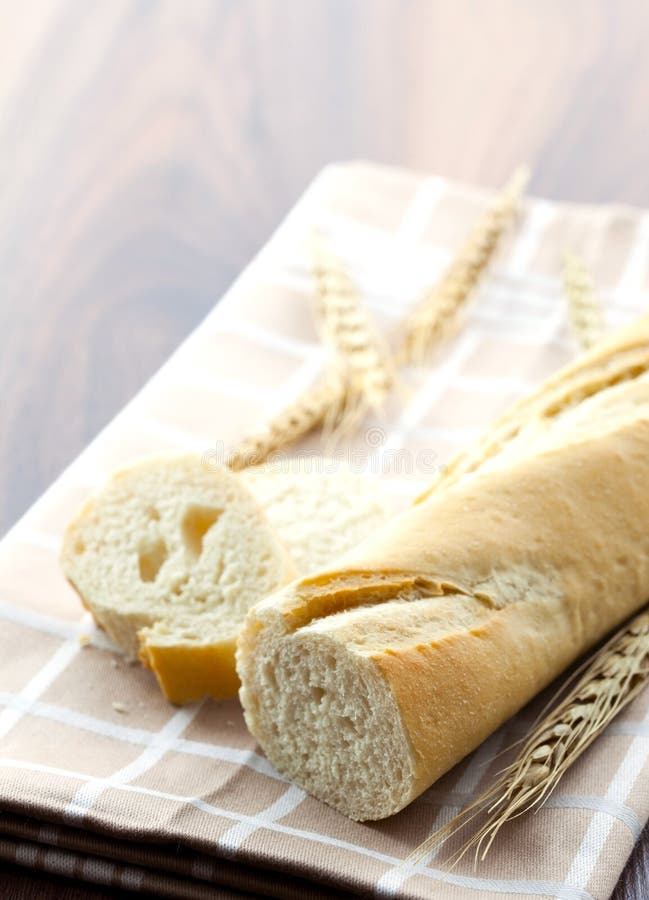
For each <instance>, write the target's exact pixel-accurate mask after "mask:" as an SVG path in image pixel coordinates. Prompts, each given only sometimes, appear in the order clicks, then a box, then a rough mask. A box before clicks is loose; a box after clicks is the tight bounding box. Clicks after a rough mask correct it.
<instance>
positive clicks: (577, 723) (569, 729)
mask: <svg viewBox="0 0 649 900" xmlns="http://www.w3.org/2000/svg"><path fill="white" fill-rule="evenodd" d="M573 677H575V676H573ZM576 677H577V678H578V680H577V681H576V683H575V684H574V687H572V689H571V690H570V692H569V693H568V694H567V695H566V696H565V697H564V699H563V700H562V701H561V702H560V703H559V704H558V706H556V708H555V709H553V710H552V712H550V713H549V714H548V715H546V716H544V717H543V718H542V719H541V720H540V721H539V722H538V723H537V724H536V726H535V727H534V729H533V730H532V732H531V734H530V735H529V736H528V737H527V739H526V740H525V743H524V744H523V747H522V749H521V750H520V752H519V753H518V755H517V757H516V759H515V760H514V762H512V763H511V765H509V766H507V768H506V769H504V771H503V772H502V774H501V775H500V777H499V778H498V779H497V780H496V781H495V782H494V784H492V785H491V787H490V788H488V790H487V791H485V793H484V794H482V795H481V796H480V797H478V799H477V800H475V801H474V802H473V803H472V804H471V805H470V806H468V807H467V808H466V809H464V810H463V811H462V812H461V813H460V814H459V815H457V816H456V817H455V818H454V819H452V820H451V821H450V822H448V823H447V824H446V825H444V826H443V827H442V828H440V829H439V830H438V831H436V832H435V833H434V834H432V835H431V836H430V837H429V838H427V839H426V840H425V841H424V842H423V843H422V844H420V845H419V847H417V848H416V850H414V851H413V853H412V854H411V855H410V857H409V858H408V862H409V863H411V864H412V863H414V862H419V861H421V860H422V859H423V858H424V857H425V856H426V855H427V854H429V853H430V852H431V851H433V850H435V849H436V848H437V847H438V846H439V845H440V844H441V843H442V842H443V841H444V840H446V839H447V838H448V837H450V836H451V835H452V834H455V833H457V832H458V831H460V830H461V829H463V828H464V827H465V826H466V825H467V824H468V823H469V822H470V821H472V820H473V819H474V818H475V817H476V816H480V815H483V814H486V821H485V822H484V823H483V824H482V825H481V827H480V828H479V829H478V830H477V831H476V833H475V834H473V835H472V836H471V837H470V838H469V839H468V840H467V841H465V842H464V843H463V845H462V847H461V848H460V850H459V851H457V853H456V854H455V855H454V861H455V862H458V861H459V860H460V859H461V858H462V857H463V856H464V855H465V854H466V853H467V852H468V851H470V850H472V849H473V850H474V851H475V857H476V861H477V860H478V859H481V860H484V858H485V856H486V855H487V853H488V852H489V849H490V848H491V846H492V844H493V842H494V840H495V838H496V836H497V834H498V832H499V831H500V829H501V828H502V827H503V825H505V824H506V823H507V822H509V821H511V820H512V819H514V818H516V817H517V816H520V815H523V814H524V813H526V812H528V811H529V810H531V809H533V808H534V807H538V806H539V805H540V804H542V803H543V802H544V801H545V800H546V799H547V798H548V796H549V795H550V794H551V793H552V791H553V790H554V789H555V787H556V786H557V784H558V782H559V781H560V779H561V778H562V777H563V775H564V774H565V772H567V770H568V769H569V768H570V766H571V765H572V764H573V763H574V762H575V761H576V760H577V759H578V758H579V757H580V756H581V754H582V753H583V752H584V750H586V748H587V747H589V746H590V745H591V744H592V743H593V741H594V740H595V739H596V738H597V737H598V736H599V735H600V734H601V733H602V731H604V729H605V728H606V726H607V725H608V724H609V723H610V722H611V720H612V719H614V718H615V716H616V715H617V714H618V713H619V712H620V711H621V710H622V709H624V707H625V706H628V704H629V703H630V702H631V701H632V700H633V699H634V698H635V697H637V695H638V694H639V693H640V692H641V691H642V689H643V688H644V687H645V685H646V683H647V680H648V678H649V610H647V609H644V610H643V611H642V612H640V613H639V614H638V615H636V616H635V617H634V618H633V619H631V620H630V622H629V623H628V624H627V625H625V626H624V627H623V628H621V629H620V630H619V631H618V632H617V633H616V634H615V635H614V636H613V637H612V638H610V640H609V641H607V643H606V644H604V645H603V647H601V648H600V650H598V651H597V652H596V653H594V654H593V656H592V657H591V658H590V660H589V661H587V662H586V663H585V665H584V666H582V667H581V669H580V670H579V671H578V672H577V673H576ZM564 689H565V686H564Z"/></svg>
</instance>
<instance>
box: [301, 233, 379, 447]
mask: <svg viewBox="0 0 649 900" xmlns="http://www.w3.org/2000/svg"><path fill="white" fill-rule="evenodd" d="M311 254H312V260H313V275H314V278H315V284H316V291H315V295H314V310H315V315H316V320H317V322H318V325H319V327H320V330H321V333H322V336H323V338H324V341H325V343H326V344H328V345H329V347H330V348H331V349H332V351H333V353H334V358H335V360H336V363H337V364H339V365H341V366H343V367H344V370H345V376H346V377H345V380H346V384H347V401H348V402H347V403H346V409H345V411H344V413H343V417H342V419H341V421H339V422H338V426H337V427H338V428H339V429H340V430H346V428H347V425H350V426H351V425H354V424H355V423H356V421H357V420H358V418H360V417H361V416H362V415H363V414H364V413H365V412H367V411H370V410H372V411H374V412H378V411H379V410H380V409H381V408H382V407H383V404H384V403H385V400H386V397H387V395H388V394H389V392H390V390H391V389H392V387H393V385H394V382H395V369H394V365H393V362H392V358H391V353H390V349H389V346H388V344H387V342H386V341H385V340H384V339H383V337H382V335H381V334H380V332H379V331H378V329H377V328H376V327H375V325H374V322H373V320H372V317H371V316H370V314H369V312H368V310H367V309H366V307H365V305H364V304H363V300H362V297H361V295H360V293H359V291H358V289H357V287H356V285H355V284H354V282H353V281H352V279H351V277H350V276H349V274H348V272H347V271H346V269H345V267H344V266H343V264H342V262H341V260H340V259H339V258H338V257H337V256H336V255H335V253H333V252H332V250H331V247H330V246H329V244H328V242H327V241H326V240H325V238H324V236H323V235H322V233H321V232H319V231H314V232H313V233H312V236H311ZM348 419H349V420H350V421H349V422H348V421H347V420H348Z"/></svg>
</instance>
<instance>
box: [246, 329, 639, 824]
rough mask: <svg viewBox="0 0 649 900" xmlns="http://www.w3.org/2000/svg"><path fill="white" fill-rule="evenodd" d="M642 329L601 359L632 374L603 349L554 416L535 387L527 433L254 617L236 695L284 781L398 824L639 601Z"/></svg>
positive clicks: (349, 810)
mask: <svg viewBox="0 0 649 900" xmlns="http://www.w3.org/2000/svg"><path fill="white" fill-rule="evenodd" d="M636 332H637V334H636V337H638V338H640V339H639V340H636V339H635V338H632V332H631V330H630V329H626V330H625V331H623V332H622V333H621V334H620V335H619V336H618V339H617V341H615V340H614V341H612V342H608V344H607V348H608V349H607V350H606V351H605V352H606V353H608V356H607V357H606V363H605V364H604V367H603V368H604V370H606V371H609V374H610V372H613V371H617V370H618V369H620V367H621V368H622V369H624V370H625V371H627V370H628V366H627V365H626V363H627V362H628V357H629V355H631V356H634V357H636V356H637V357H642V359H643V360H645V362H644V363H641V362H638V363H637V365H636V366H635V368H634V369H633V370H632V371H631V372H629V374H628V377H626V378H620V377H617V376H616V377H612V378H606V377H600V376H602V366H599V365H598V363H597V362H596V360H597V354H593V355H591V356H590V357H589V359H588V360H587V361H586V363H585V364H584V363H581V364H579V365H577V366H572V367H569V369H568V370H567V373H568V374H567V375H566V374H565V373H564V375H563V376H562V375H560V376H557V377H555V378H554V379H552V380H551V382H550V389H551V390H554V389H555V388H557V390H558V391H559V393H561V391H563V392H564V394H565V390H564V388H566V387H567V386H568V385H569V384H570V385H573V387H574V385H575V384H579V383H580V379H581V377H582V376H583V375H584V373H585V372H586V371H587V370H588V369H589V367H590V368H591V370H592V371H593V372H595V373H596V377H595V381H596V382H597V384H598V386H597V388H596V389H593V390H579V391H576V392H575V391H573V397H574V398H576V399H574V401H573V402H572V403H567V404H563V405H558V406H556V408H554V409H551V408H550V407H548V406H547V404H546V403H545V400H544V399H543V398H544V397H545V396H547V394H544V392H543V391H540V392H538V393H537V395H536V401H534V402H532V404H531V406H530V409H531V410H532V411H534V410H535V409H536V408H537V407H536V405H535V404H536V403H538V404H540V406H541V407H543V408H544V409H545V413H546V414H545V415H539V416H538V418H537V419H536V421H535V423H534V424H532V425H531V426H530V430H529V431H527V432H526V434H525V436H524V437H523V431H524V429H523V421H524V419H523V417H522V416H521V417H520V419H517V418H516V417H513V418H512V420H510V424H511V423H512V422H513V423H514V425H515V426H516V427H515V428H513V433H514V434H515V435H518V437H516V439H515V440H514V437H512V435H511V434H510V435H509V437H508V439H507V440H506V441H502V442H500V443H499V444H497V452H496V450H494V451H493V452H490V453H486V454H485V453H482V455H481V454H479V453H478V454H477V456H476V457H475V458H474V460H473V463H472V465H471V466H470V467H469V468H468V473H465V475H467V474H468V475H469V476H470V477H463V478H461V479H458V480H456V481H454V482H453V483H451V484H449V485H447V486H445V488H444V490H438V491H433V492H432V493H431V494H430V496H428V497H427V498H425V499H423V500H422V501H421V502H420V503H418V504H417V505H415V506H413V507H412V508H411V509H410V510H408V511H407V512H405V513H403V514H402V515H401V516H399V517H397V518H395V519H393V520H392V521H391V522H390V523H389V524H387V525H386V526H384V527H383V528H382V529H381V530H380V531H379V532H377V533H376V534H375V535H374V536H372V537H371V538H369V539H368V540H366V541H365V542H363V543H362V544H361V545H359V546H358V547H357V548H355V549H354V550H353V551H351V552H350V553H349V554H347V556H346V557H344V558H343V559H342V560H340V562H339V564H338V565H337V566H335V567H330V568H326V569H323V570H322V571H320V572H319V573H318V574H316V575H314V576H311V577H308V578H304V579H301V580H298V581H297V582H295V583H294V584H292V585H290V586H288V587H286V588H284V589H283V590H281V591H280V592H279V593H277V594H275V595H274V596H272V597H269V598H267V599H266V600H264V601H262V602H261V603H260V604H258V605H257V606H256V607H255V608H254V609H253V610H251V611H250V612H249V613H248V615H247V617H246V621H245V624H244V628H243V630H242V632H241V634H240V638H239V644H238V650H237V665H238V670H239V675H240V678H241V682H242V687H241V691H240V697H241V702H242V704H243V707H244V714H245V718H246V722H247V724H248V727H249V729H250V730H251V732H252V733H253V734H254V735H255V736H256V738H257V739H258V740H259V742H260V744H261V746H262V747H263V749H264V750H265V752H266V753H267V755H268V757H269V758H270V760H271V762H272V763H273V764H274V765H275V766H276V767H277V768H278V769H279V770H280V772H282V773H284V774H285V775H287V776H288V777H289V778H291V779H293V780H294V781H296V782H297V783H298V784H299V785H301V786H302V787H303V788H305V789H306V790H307V791H309V792H310V793H312V794H314V795H315V796H316V797H318V798H320V799H321V800H324V801H325V802H327V803H329V804H330V805H332V806H333V807H335V808H336V809H338V810H340V811H341V812H343V813H345V814H346V815H348V816H350V817H351V818H353V819H357V820H360V821H362V820H367V819H381V818H384V817H386V816H389V815H391V814H393V813H395V812H397V811H398V810H400V809H402V808H403V807H404V806H406V805H407V804H408V803H410V802H411V801H412V800H413V799H414V798H415V797H417V796H418V795H419V794H420V793H421V792H422V791H423V790H425V789H426V788H427V787H429V786H430V785H431V784H432V783H433V782H435V781H436V780H437V779H438V778H439V777H440V776H441V775H443V774H444V773H445V772H446V771H448V770H449V769H450V768H451V767H452V766H454V765H455V764H456V763H457V762H459V761H460V760H461V759H462V758H463V757H464V756H466V755H467V754H468V753H470V752H471V751H472V750H473V749H475V747H477V746H478V745H479V744H480V743H481V742H482V741H483V740H484V739H485V738H486V737H487V736H488V735H489V734H491V733H492V732H493V731H494V730H495V729H497V728H498V727H499V726H500V725H501V724H502V723H503V722H505V721H506V720H507V719H508V718H509V717H510V716H512V715H513V714H514V713H515V712H517V711H518V710H519V709H520V708H521V707H522V706H523V705H524V704H525V703H527V702H528V701H529V700H530V699H531V698H532V697H533V696H534V695H535V694H536V693H538V692H539V691H540V690H542V689H543V688H544V687H545V686H546V685H548V684H549V683H550V682H551V681H552V680H553V679H554V678H555V677H556V676H557V675H559V674H560V673H561V672H562V671H563V670H564V669H565V668H566V667H567V666H569V665H570V664H571V663H572V662H573V661H574V660H575V659H577V657H578V656H580V655H581V654H582V653H584V652H585V651H586V650H587V649H588V648H590V647H591V646H593V644H595V643H596V642H597V641H599V640H600V639H601V638H602V637H603V636H604V635H605V634H606V633H607V632H609V631H611V630H612V629H613V628H615V627H616V626H617V625H619V624H620V623H621V622H622V621H623V620H624V619H625V618H627V617H628V616H629V615H631V614H632V613H633V612H634V611H635V610H637V609H638V608H639V607H641V606H642V605H643V604H644V603H646V601H647V599H648V598H649V490H648V489H647V486H648V485H649V377H648V376H647V375H646V357H647V349H648V342H647V332H648V324H647V320H644V321H643V322H642V323H641V324H640V326H638V327H637V329H636ZM642 338H643V339H642ZM631 345H633V346H631ZM616 348H617V349H616ZM620 360H625V362H624V365H622V364H620V366H618V365H617V363H618V362H620ZM600 361H601V357H600ZM582 387H583V384H582ZM580 400H581V401H582V402H580ZM524 407H525V404H522V405H521V408H524ZM533 418H534V417H533V416H532V419H533ZM490 446H491V445H490Z"/></svg>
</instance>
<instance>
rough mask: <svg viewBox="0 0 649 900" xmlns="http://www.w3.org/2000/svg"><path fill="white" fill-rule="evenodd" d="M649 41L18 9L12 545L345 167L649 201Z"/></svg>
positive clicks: (78, 1)
mask: <svg viewBox="0 0 649 900" xmlns="http://www.w3.org/2000/svg"><path fill="white" fill-rule="evenodd" d="M648 34H649V6H647V4H646V2H644V0H624V2H623V3H613V2H611V0H572V2H570V3H566V2H564V0H526V2H524V3H523V2H520V0H166V2H164V0H110V2H101V3H95V2H93V3H89V2H86V0H21V2H20V3H15V2H10V0H0V285H1V290H0V340H1V341H2V345H1V346H2V353H1V356H0V450H1V454H2V455H1V458H0V463H1V464H0V529H2V530H5V529H6V528H7V527H9V525H10V524H11V523H12V522H13V521H14V520H15V519H16V518H17V517H18V516H19V515H20V514H21V513H22V512H23V511H24V510H25V509H26V508H27V506H28V505H29V504H30V503H31V502H32V501H33V500H34V499H35V498H36V497H37V496H38V494H39V493H40V492H41V491H42V490H43V489H44V488H45V487H46V486H47V484H48V483H49V482H50V481H51V480H52V479H53V478H54V477H55V476H56V475H57V474H58V473H59V472H60V471H61V469H62V468H63V467H64V466H65V465H66V464H67V463H68V462H70V461H71V460H72V459H73V457H74V456H75V454H76V453H77V452H78V451H79V450H80V449H81V448H82V447H83V446H84V445H85V444H86V443H87V442H88V440H89V439H90V438H91V437H92V436H93V435H94V434H96V433H97V431H98V430H99V429H100V428H101V427H102V426H103V425H104V424H105V423H106V422H107V421H108V420H109V419H110V418H111V417H112V415H113V414H114V413H115V412H116V411H117V410H118V409H119V408H120V407H121V406H122V405H123V404H124V403H125V401H126V400H128V399H129V397H131V396H132V394H133V393H134V392H135V391H136V390H137V389H138V388H139V387H140V386H141V385H142V383H143V382H144V381H145V380H146V378H147V377H148V376H149V375H150V374H151V373H152V372H153V371H154V370H155V369H156V367H157V366H158V365H159V364H160V363H161V362H162V361H163V360H164V359H165V357H166V356H167V355H168V354H169V353H170V351H171V350H172V349H173V348H174V347H175V346H176V345H177V344H178V343H179V341H180V340H181V339H182V338H183V336H184V335H185V334H187V332H188V331H189V330H190V329H191V328H192V327H193V326H194V325H195V324H196V323H197V322H198V321H199V320H200V319H201V318H202V316H203V315H204V314H205V313H206V312H207V310H208V309H209V308H210V307H211V306H212V304H213V303H214V302H215V301H216V300H217V298H218V297H219V295H220V294H221V293H222V292H223V290H224V288H225V287H226V286H227V285H228V283H229V282H230V281H231V280H232V279H233V277H234V275H235V274H236V273H237V272H238V271H239V270H240V269H241V267H242V266H243V265H244V264H245V262H246V261H247V260H248V259H249V257H250V256H251V254H252V253H253V252H254V251H255V250H256V249H257V248H258V247H259V246H260V245H261V244H262V243H263V242H264V240H265V239H266V237H267V236H268V234H269V233H270V231H271V229H272V228H273V226H274V225H275V224H276V223H277V221H278V220H279V218H280V217H281V216H282V215H283V213H284V212H285V211H286V210H287V209H288V208H289V207H290V206H291V204H292V203H293V202H294V201H295V200H296V198H297V197H298V196H299V194H300V193H301V192H302V190H303V189H304V187H305V186H306V184H307V183H308V182H309V180H310V179H311V178H312V177H313V175H314V174H315V173H316V172H317V171H318V169H319V168H321V167H322V166H323V165H324V164H325V163H327V162H330V161H332V160H336V159H349V158H359V157H365V158H371V159H374V160H377V161H380V162H386V163H394V164H399V165H405V166H412V167H416V168H419V169H422V170H426V171H430V172H437V173H440V174H442V175H447V176H451V177H457V178H462V179H467V180H475V181H477V182H482V183H484V184H487V185H497V184H499V183H500V182H502V180H503V179H504V178H505V177H506V175H507V174H508V173H509V172H510V171H511V169H512V168H513V166H514V165H515V164H516V163H518V162H519V161H521V160H527V161H529V162H530V163H532V164H533V167H534V178H533V181H532V190H533V191H534V192H535V193H538V194H541V195H544V196H547V197H552V198H558V199H571V200H584V201H608V200H615V201H626V202H630V203H634V204H638V205H649V165H648V163H647V160H648V159H649V129H648V126H647V108H648V105H649V104H648V101H649V53H647V49H646V47H647V37H648ZM647 848H649V835H647V834H645V836H644V837H643V841H642V842H641V844H640V846H639V847H638V848H637V849H636V853H635V854H634V857H633V859H632V861H631V863H630V864H629V866H628V867H627V870H626V873H625V876H624V878H623V880H622V883H621V885H620V887H619V889H618V892H617V894H616V900H622V898H634V900H635V898H638V900H640V898H646V897H647V896H649V879H648V876H647V858H648V855H649V849H647ZM5 874H6V873H5ZM11 876H12V879H13V881H12V882H11V884H12V886H13V889H14V890H15V891H16V892H18V891H19V890H21V889H22V888H21V887H20V886H19V885H18V881H19V880H20V879H21V876H20V873H18V874H16V872H12V873H11ZM2 879H3V872H2V869H0V881H2ZM23 888H24V891H26V892H29V891H30V890H31V889H30V882H29V876H26V880H25V882H24V884H23ZM32 888H33V890H31V892H32V893H33V895H34V896H39V897H41V896H43V897H44V896H49V894H46V893H44V890H45V888H44V887H43V881H42V879H41V878H38V879H37V880H36V879H35V880H34V882H33V884H32ZM56 890H57V888H56V887H55V888H54V889H53V891H54V893H52V896H58V894H56ZM16 895H17V896H23V894H18V893H17V894H16ZM24 895H25V896H27V895H28V893H25V894H24ZM75 896H76V895H75Z"/></svg>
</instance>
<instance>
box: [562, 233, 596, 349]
mask: <svg viewBox="0 0 649 900" xmlns="http://www.w3.org/2000/svg"><path fill="white" fill-rule="evenodd" d="M563 288H564V292H565V295H566V298H567V300H568V310H569V314H570V324H571V326H572V330H573V332H574V335H575V337H576V338H577V340H578V341H579V343H580V344H581V346H582V347H583V349H584V350H588V349H590V348H591V347H592V346H593V344H596V343H597V341H599V340H600V338H601V337H602V334H603V332H604V315H603V313H602V307H601V305H600V302H599V300H598V298H597V296H596V294H595V286H594V284H593V279H592V278H591V276H590V274H589V273H588V271H587V269H586V266H585V265H584V263H583V261H582V260H581V259H579V257H578V256H575V254H574V253H572V252H570V251H568V250H566V251H565V252H564V255H563Z"/></svg>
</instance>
